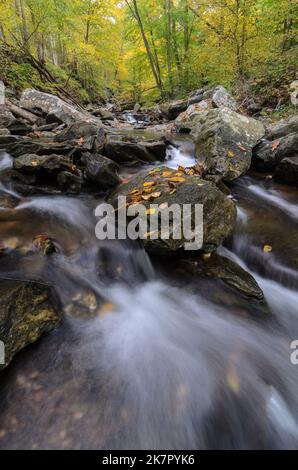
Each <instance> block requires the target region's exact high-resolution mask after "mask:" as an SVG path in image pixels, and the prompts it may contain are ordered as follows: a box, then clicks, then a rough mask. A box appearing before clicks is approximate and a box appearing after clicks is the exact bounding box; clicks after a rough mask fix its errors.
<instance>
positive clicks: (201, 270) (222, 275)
mask: <svg viewBox="0 0 298 470" xmlns="http://www.w3.org/2000/svg"><path fill="white" fill-rule="evenodd" d="M180 265H181V266H182V267H183V268H184V270H185V271H186V272H188V273H189V274H190V275H191V276H199V277H207V278H212V279H220V280H221V281H223V282H224V283H225V284H227V285H229V286H230V287H232V288H234V289H236V290H237V291H238V292H240V293H241V294H242V295H245V296H246V297H250V298H253V299H255V300H258V301H262V300H264V294H263V291H262V289H261V288H260V287H259V285H258V283H257V281H256V280H255V279H254V278H253V276H252V275H251V274H249V273H248V272H247V271H245V270H244V269H243V268H242V267H241V266H239V265H238V264H237V263H235V262H234V261H232V260H230V259H229V258H226V257H225V256H219V255H218V254H216V253H212V255H211V256H210V257H209V258H207V259H199V258H198V259H195V260H194V259H192V258H189V259H184V260H182V261H181V263H180Z"/></svg>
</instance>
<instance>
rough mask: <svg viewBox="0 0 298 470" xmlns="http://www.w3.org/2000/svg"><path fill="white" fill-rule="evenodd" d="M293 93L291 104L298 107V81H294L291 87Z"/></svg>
mask: <svg viewBox="0 0 298 470" xmlns="http://www.w3.org/2000/svg"><path fill="white" fill-rule="evenodd" d="M290 90H292V91H291V103H292V105H293V106H297V105H298V80H294V82H292V83H291V85H290Z"/></svg>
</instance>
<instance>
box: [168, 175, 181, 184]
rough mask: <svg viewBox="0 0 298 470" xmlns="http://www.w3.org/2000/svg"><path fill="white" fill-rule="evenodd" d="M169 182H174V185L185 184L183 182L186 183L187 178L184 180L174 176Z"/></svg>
mask: <svg viewBox="0 0 298 470" xmlns="http://www.w3.org/2000/svg"><path fill="white" fill-rule="evenodd" d="M169 181H172V182H173V183H183V181H185V178H182V177H181V176H174V177H172V178H170V179H169Z"/></svg>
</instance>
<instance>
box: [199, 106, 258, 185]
mask: <svg viewBox="0 0 298 470" xmlns="http://www.w3.org/2000/svg"><path fill="white" fill-rule="evenodd" d="M191 134H192V136H193V138H194V140H195V144H196V156H197V159H198V160H199V161H200V162H202V163H203V164H204V166H205V169H206V172H207V173H208V174H211V175H220V176H221V177H222V178H223V179H224V180H226V181H232V180H234V179H236V178H238V177H239V176H241V175H243V174H245V173H246V172H247V171H248V170H249V168H250V165H251V158H252V148H253V147H254V146H255V145H256V144H257V143H258V142H259V140H260V139H261V138H262V137H263V136H264V134H265V128H264V125H263V124H262V123H261V122H260V121H257V120H255V119H252V118H248V117H246V116H242V115H241V114H238V113H236V112H235V111H232V110H231V109H229V108H226V107H221V108H218V109H212V110H210V111H207V112H205V113H201V114H199V115H198V116H197V118H195V120H194V125H193V130H192V133H191Z"/></svg>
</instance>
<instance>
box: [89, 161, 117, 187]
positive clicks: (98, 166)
mask: <svg viewBox="0 0 298 470" xmlns="http://www.w3.org/2000/svg"><path fill="white" fill-rule="evenodd" d="M82 164H83V166H84V167H85V178H86V179H87V181H90V182H91V183H95V184H96V186H98V188H99V189H100V188H112V187H114V186H117V184H119V183H120V181H121V180H120V178H119V176H118V170H119V167H118V165H117V164H116V163H115V162H114V161H112V160H110V159H109V158H106V157H103V156H102V155H91V154H86V155H84V156H83V158H82Z"/></svg>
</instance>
